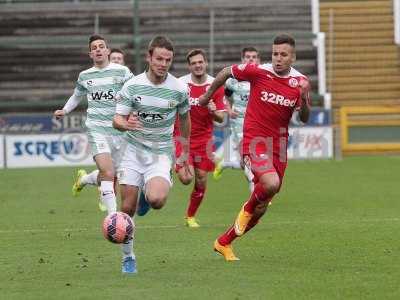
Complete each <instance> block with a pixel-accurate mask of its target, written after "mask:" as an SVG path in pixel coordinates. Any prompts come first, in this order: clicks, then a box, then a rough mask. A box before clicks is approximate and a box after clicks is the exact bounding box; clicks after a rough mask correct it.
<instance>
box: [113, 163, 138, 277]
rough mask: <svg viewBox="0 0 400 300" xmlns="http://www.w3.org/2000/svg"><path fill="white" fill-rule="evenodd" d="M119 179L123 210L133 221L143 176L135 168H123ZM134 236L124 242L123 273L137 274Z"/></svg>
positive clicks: (119, 173) (120, 170) (119, 171)
mask: <svg viewBox="0 0 400 300" xmlns="http://www.w3.org/2000/svg"><path fill="white" fill-rule="evenodd" d="M118 180H119V182H120V191H121V211H122V212H124V213H127V214H128V215H129V216H130V217H131V218H132V221H133V216H134V214H135V211H136V205H137V197H138V191H139V186H141V185H142V184H143V176H142V175H141V174H140V173H139V172H137V171H136V170H133V169H127V168H121V167H120V169H119V170H118ZM133 244H134V237H132V239H130V240H129V241H128V242H126V243H124V244H122V246H121V250H122V273H126V274H135V273H137V268H136V257H135V254H134V252H133Z"/></svg>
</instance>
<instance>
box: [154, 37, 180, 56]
mask: <svg viewBox="0 0 400 300" xmlns="http://www.w3.org/2000/svg"><path fill="white" fill-rule="evenodd" d="M155 48H165V49H167V50H169V51H172V52H174V46H173V44H172V41H171V40H170V39H169V38H167V37H166V36H162V35H159V36H156V37H154V38H153V39H152V40H151V41H150V43H149V46H148V47H147V51H149V54H150V55H153V51H154V49H155Z"/></svg>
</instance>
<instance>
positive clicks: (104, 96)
mask: <svg viewBox="0 0 400 300" xmlns="http://www.w3.org/2000/svg"><path fill="white" fill-rule="evenodd" d="M109 54H110V50H109V48H108V46H107V42H106V41H105V39H104V38H103V37H101V36H99V35H93V36H91V37H90V38H89V57H90V58H91V59H92V60H93V67H91V68H89V69H87V70H85V71H82V72H81V73H80V74H79V77H78V80H77V82H76V87H75V90H74V93H73V95H72V96H71V97H70V98H69V100H68V101H67V103H66V104H65V105H64V107H63V109H61V110H56V111H55V112H54V115H55V116H56V117H57V118H62V117H64V115H66V114H68V113H70V112H71V111H72V110H74V109H75V108H76V107H77V106H78V104H79V102H80V101H82V100H83V98H85V97H86V98H87V101H88V109H87V119H86V123H85V125H86V132H87V136H88V140H89V144H90V146H91V150H92V154H93V158H94V160H95V162H96V166H97V169H98V170H95V171H93V172H92V173H90V174H86V172H85V171H84V170H79V171H78V176H77V178H76V181H75V183H74V186H73V194H75V195H76V194H77V193H78V192H79V191H81V190H82V188H83V187H84V186H85V185H86V184H93V185H94V184H99V187H100V193H101V194H100V198H101V202H102V203H103V204H104V205H105V207H106V209H107V212H108V213H112V212H115V211H116V199H115V191H114V176H115V169H116V167H117V166H118V163H119V161H120V158H121V148H122V141H123V139H122V135H123V134H122V133H121V132H120V131H118V130H116V129H114V128H113V127H112V120H113V117H114V114H115V105H116V102H115V96H116V93H117V92H118V91H119V90H120V89H121V88H122V86H123V84H124V83H125V82H126V81H128V80H129V79H130V78H132V77H133V74H132V73H131V71H130V70H129V69H128V68H127V67H125V66H122V65H119V64H115V63H110V61H109Z"/></svg>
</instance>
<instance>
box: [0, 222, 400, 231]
mask: <svg viewBox="0 0 400 300" xmlns="http://www.w3.org/2000/svg"><path fill="white" fill-rule="evenodd" d="M399 221H400V218H386V219H362V220H342V221H340V222H338V221H323V220H319V221H299V222H293V221H279V222H263V223H262V224H259V225H258V226H257V227H268V226H275V225H298V224H343V223H346V224H360V223H387V222H389V223H395V222H399ZM227 226H228V225H227V224H213V225H202V226H201V228H221V227H222V228H225V227H227ZM136 228H137V229H139V230H142V229H177V228H186V225H183V224H182V225H181V224H176V225H139V226H136ZM87 231H101V228H100V227H99V228H95V227H92V228H65V229H51V228H26V229H10V230H7V229H6V230H0V234H2V233H3V234H7V233H47V232H60V233H62V232H64V233H70V232H87Z"/></svg>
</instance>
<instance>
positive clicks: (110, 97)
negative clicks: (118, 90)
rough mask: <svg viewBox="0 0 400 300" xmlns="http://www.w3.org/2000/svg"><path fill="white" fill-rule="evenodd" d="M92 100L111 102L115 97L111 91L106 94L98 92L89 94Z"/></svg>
mask: <svg viewBox="0 0 400 300" xmlns="http://www.w3.org/2000/svg"><path fill="white" fill-rule="evenodd" d="M91 96H92V100H95V101H100V100H113V99H114V96H115V92H114V91H113V90H108V91H107V92H103V91H99V92H93V93H91Z"/></svg>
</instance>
